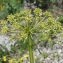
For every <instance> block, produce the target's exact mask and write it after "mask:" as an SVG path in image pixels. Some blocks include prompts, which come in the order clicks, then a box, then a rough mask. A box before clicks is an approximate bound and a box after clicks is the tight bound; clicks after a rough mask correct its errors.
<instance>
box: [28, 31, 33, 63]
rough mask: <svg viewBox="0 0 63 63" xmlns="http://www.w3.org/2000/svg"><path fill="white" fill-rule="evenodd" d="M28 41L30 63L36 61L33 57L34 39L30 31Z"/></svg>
mask: <svg viewBox="0 0 63 63" xmlns="http://www.w3.org/2000/svg"><path fill="white" fill-rule="evenodd" d="M28 43H29V56H30V63H34V58H33V48H32V39H31V35H30V32H29V33H28Z"/></svg>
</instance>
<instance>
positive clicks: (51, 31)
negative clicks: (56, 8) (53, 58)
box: [0, 8, 62, 63]
mask: <svg viewBox="0 0 63 63" xmlns="http://www.w3.org/2000/svg"><path fill="white" fill-rule="evenodd" d="M0 26H1V27H0V32H1V34H3V35H7V36H9V37H11V39H15V40H16V39H17V40H16V41H17V42H19V41H23V42H24V43H27V44H28V50H29V56H30V63H34V59H33V48H34V47H32V46H35V45H34V44H35V43H39V42H46V43H45V46H46V45H47V43H48V42H50V41H52V40H53V39H54V37H55V35H56V34H57V33H59V32H61V31H62V26H61V23H60V22H57V21H56V19H55V18H53V16H52V15H51V13H49V12H47V11H46V12H42V10H41V9H39V8H36V9H35V10H34V11H33V13H32V10H31V9H27V10H22V11H20V12H19V13H16V14H14V15H12V14H11V15H8V16H7V20H2V21H0ZM36 39H37V42H35V40H36Z"/></svg>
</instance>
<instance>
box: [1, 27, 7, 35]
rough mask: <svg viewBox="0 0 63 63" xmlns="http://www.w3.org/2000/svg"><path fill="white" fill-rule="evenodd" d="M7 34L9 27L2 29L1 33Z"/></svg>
mask: <svg viewBox="0 0 63 63" xmlns="http://www.w3.org/2000/svg"><path fill="white" fill-rule="evenodd" d="M7 32H8V27H7V26H4V27H2V30H1V33H2V34H5V33H7Z"/></svg>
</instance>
